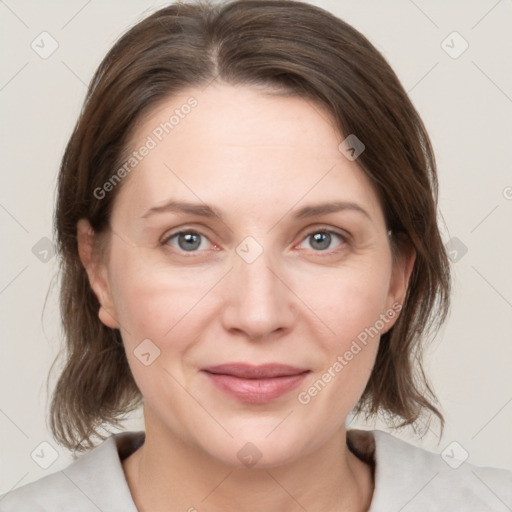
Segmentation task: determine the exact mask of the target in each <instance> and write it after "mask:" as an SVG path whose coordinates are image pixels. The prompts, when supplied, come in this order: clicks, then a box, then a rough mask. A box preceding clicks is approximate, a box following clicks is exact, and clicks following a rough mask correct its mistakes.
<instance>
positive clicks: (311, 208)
mask: <svg viewBox="0 0 512 512" xmlns="http://www.w3.org/2000/svg"><path fill="white" fill-rule="evenodd" d="M347 210H348V211H355V212H358V213H361V214H363V215H364V216H365V217H367V218H368V219H370V220H371V217H370V214H369V213H368V212H367V211H366V210H365V209H364V208H363V207H362V206H360V205H358V204H357V203H353V202H350V201H334V202H330V203H319V204H311V205H307V206H303V207H302V208H300V209H298V210H296V211H295V212H294V213H293V218H295V219H306V218H309V217H317V216H320V215H325V214H328V213H335V212H339V211H347ZM158 213H188V214H191V215H198V216H200V217H207V218H213V217H217V218H219V219H220V220H221V221H224V217H223V215H222V213H221V212H220V211H219V210H217V209H216V208H214V207H212V206H209V205H207V204H204V203H203V204H199V203H189V202H186V201H175V200H171V201H169V202H167V203H165V204H164V205H162V206H154V207H153V208H150V209H149V210H147V211H146V212H145V213H144V214H143V215H141V218H144V219H145V218H148V217H151V216H153V215H156V214H158Z"/></svg>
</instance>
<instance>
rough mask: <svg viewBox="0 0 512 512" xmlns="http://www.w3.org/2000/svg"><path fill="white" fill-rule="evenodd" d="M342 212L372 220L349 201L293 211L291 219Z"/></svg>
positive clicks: (320, 204)
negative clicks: (349, 212)
mask: <svg viewBox="0 0 512 512" xmlns="http://www.w3.org/2000/svg"><path fill="white" fill-rule="evenodd" d="M344 210H351V211H355V212H359V213H361V214H363V215H364V216H365V217H367V218H368V219H370V220H372V218H371V217H370V214H369V213H368V212H367V211H366V210H365V209H364V208H363V207H362V206H360V205H358V204H357V203H352V202H350V201H334V202H332V203H319V204H311V205H307V206H304V207H303V208H300V209H299V210H297V211H295V212H294V214H293V217H294V218H296V219H305V218H308V217H315V216H318V215H325V214H327V213H335V212H339V211H344Z"/></svg>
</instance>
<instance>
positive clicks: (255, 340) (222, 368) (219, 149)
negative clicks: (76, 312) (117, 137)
mask: <svg viewBox="0 0 512 512" xmlns="http://www.w3.org/2000/svg"><path fill="white" fill-rule="evenodd" d="M191 97H193V98H194V99H193V100H190V99H189V98H191ZM187 101H188V103H187ZM187 104H188V105H189V106H190V108H185V107H184V105H187ZM192 105H193V106H192ZM176 112H177V113H176ZM173 113H176V115H175V118H174V120H172V121H171V123H173V124H172V128H169V126H171V124H169V125H165V122H166V121H167V122H168V121H169V118H170V116H171V115H172V114H173ZM161 123H162V124H161ZM163 127H164V128H163ZM165 128H167V131H168V133H167V131H166V130H165ZM343 139H344V137H342V136H341V135H340V134H339V133H338V132H337V130H336V129H335V128H334V126H333V124H332V123H331V121H330V120H329V117H328V114H327V113H326V112H325V111H323V110H322V109H321V108H320V107H319V106H317V105H313V104H312V103H311V102H308V101H306V100H304V99H300V98H292V97H283V96H277V95H270V94H266V93H265V92H263V91H261V90H256V89H252V88H246V87H236V88H235V87H231V86H227V85H211V86H209V87H208V88H207V89H206V90H204V91H201V90H197V89H190V90H186V91H183V92H182V93H180V94H179V95H176V96H174V97H173V98H172V99H169V100H168V101H166V102H165V103H164V104H162V105H160V106H159V107H158V108H156V109H155V110H154V111H153V112H151V114H150V115H149V116H147V117H146V118H145V119H144V121H143V122H142V123H141V124H140V125H139V126H138V128H137V131H136V133H135V135H134V137H133V140H132V143H131V146H130V149H131V151H137V152H138V157H136V158H137V163H136V165H133V167H131V168H130V167H127V169H128V168H130V171H129V173H127V176H125V177H124V178H123V181H122V182H121V183H119V184H116V185H115V186H119V187H121V188H120V190H119V194H118V195H117V197H116V200H115V203H114V207H113V211H112V216H111V228H112V229H111V232H110V234H109V237H110V239H109V249H108V253H107V254H106V255H105V257H104V259H103V260H102V262H101V264H100V265H98V266H97V267H96V266H95V267H94V268H93V266H92V265H91V264H90V261H89V260H88V257H87V244H86V243H85V242H81V256H82V261H83V262H84V264H85V265H86V267H87V270H88V272H89V277H90V280H91V284H92V286H93V289H94V291H95V292H96V294H97V296H98V297H99V299H100V302H101V303H102V308H101V310H100V318H101V320H102V321H103V322H104V323H105V324H107V325H109V326H110V327H114V328H119V329H120V330H121V334H122V338H123V341H124V344H125V348H126V353H127V357H128V361H129V364H130V367H131V370H132V372H133V375H134V378H135V380H136V382H137V385H138V387H139V389H140V391H141V393H142V395H143V397H144V407H145V416H146V430H147V431H150V430H151V429H152V430H153V431H155V432H157V431H158V432H160V433H165V435H169V436H172V437H173V438H175V439H179V440H181V441H183V442H184V443H186V444H187V445H190V446H193V447H194V448H195V449H198V450H200V451H201V452H203V453H206V454H208V455H210V456H211V457H213V458H215V459H217V460H220V461H223V462H224V463H227V464H231V465H240V464H241V455H243V454H244V452H242V453H241V454H240V453H238V452H239V450H240V449H241V448H242V447H244V446H245V445H246V443H247V442H251V443H252V444H253V445H254V446H255V447H256V448H257V450H258V451H257V452H256V451H255V453H258V452H259V453H260V454H261V459H260V461H259V465H260V466H261V467H264V466H267V467H271V466H272V465H276V464H283V463H286V462H290V461H293V460H294V459H296V458H297V457H300V456H305V455H307V454H309V453H311V452H313V451H314V450H318V449H320V448H321V447H322V446H324V445H325V444H326V443H327V442H328V441H329V440H330V439H332V438H333V437H334V436H335V435H336V434H337V433H339V432H340V429H341V430H342V431H343V429H344V422H345V419H346V417H347V415H348V414H349V412H350V411H351V409H352V408H353V406H354V405H355V403H356V402H357V400H358V399H359V397H360V396H361V394H362V392H363V390H364V387H365V385H366V382H367V380H368V378H369V376H370V372H371V369H372V366H373V363H374V360H375V356H376V353H377V349H378V344H379V336H380V334H381V333H382V332H385V331H386V330H388V329H389V328H391V326H392V325H393V323H394V322H395V320H396V317H397V316H398V310H399V308H400V306H399V303H400V302H401V300H402V298H403V296H404V294H405V286H406V282H407V279H408V275H409V273H410V267H411V265H412V263H411V262H410V261H409V264H402V263H398V262H396V263H393V260H392V257H391V249H390V241H389V238H388V234H387V230H386V225H385V220H384V216H383V213H382V209H381V207H380V205H379V202H378V198H377V195H376V193H375V191H374V189H373V187H372V184H371V182H370V181H369V179H368V178H367V177H366V175H365V174H364V173H363V171H362V170H361V169H360V168H359V166H358V164H357V160H355V161H351V160H349V159H347V158H346V157H345V155H344V154H343V153H342V152H341V151H340V150H339V149H338V146H339V144H340V142H341V141H342V140H343ZM143 146H145V147H147V148H149V149H148V150H147V151H145V150H140V148H142V147H143ZM143 153H144V155H143ZM139 157H140V159H139ZM133 163H134V161H132V164H133ZM121 174H123V173H121ZM108 188H109V187H105V189H104V190H106V189H108ZM106 193H109V191H106ZM98 194H99V195H101V194H100V193H98ZM99 200H101V199H99ZM86 229H87V226H86V223H85V221H84V222H82V221H81V223H79V232H80V233H82V234H83V233H85V232H86ZM80 239H81V240H84V238H83V236H82V237H80ZM397 304H398V305H397ZM244 449H245V450H249V451H250V450H255V449H254V448H248V447H247V446H246V447H245V448H244ZM237 454H238V455H237ZM258 456H260V455H258Z"/></svg>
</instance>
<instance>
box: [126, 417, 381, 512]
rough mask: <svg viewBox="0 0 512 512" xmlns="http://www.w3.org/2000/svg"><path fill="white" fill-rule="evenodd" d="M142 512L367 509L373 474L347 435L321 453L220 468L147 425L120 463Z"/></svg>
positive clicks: (339, 435)
mask: <svg viewBox="0 0 512 512" xmlns="http://www.w3.org/2000/svg"><path fill="white" fill-rule="evenodd" d="M123 469H124V472H125V476H126V479H127V482H128V485H129V487H130V491H131V493H132V496H133V499H134V502H135V505H136V507H137V509H138V510H139V511H140V512H146V511H152V512H160V511H164V510H165V511H166V512H170V511H171V512H174V511H180V512H182V511H188V512H203V511H208V512H217V511H218V512H220V511H222V512H226V511H231V510H236V511H237V512H245V511H247V512H248V511H252V510H254V509H255V506H257V508H258V509H259V510H279V511H281V512H292V511H293V512H295V511H303V510H307V511H308V512H320V511H324V510H332V511H346V512H356V511H357V512H361V511H366V510H368V508H369V506H370V502H371V497H372V493H373V473H372V468H371V467H370V466H369V465H367V464H366V463H364V462H363V461H361V460H360V459H358V458H357V457H356V456H355V455H354V454H353V453H352V452H351V451H350V450H349V449H348V447H347V444H346V432H345V429H343V430H340V431H338V432H337V433H336V435H335V436H333V437H332V438H331V439H330V440H328V441H327V442H326V443H325V444H324V445H323V446H321V448H320V449H319V450H317V451H316V452H314V453H311V454H309V455H307V456H304V457H302V458H299V459H296V460H294V461H293V462H290V463H287V464H284V465H280V466H276V467H272V468H264V469H259V468H257V467H253V468H239V467H233V466H228V465H225V464H223V463H222V462H220V461H218V460H216V459H214V458H212V457H211V456H209V454H208V453H205V452H204V451H203V450H201V449H199V448H197V447H195V446H192V445H190V444H188V443H186V442H184V441H182V440H181V439H179V438H178V437H176V436H175V435H173V433H172V432H169V430H165V429H163V428H160V427H159V426H155V425H154V424H153V423H151V422H149V423H148V422H147V421H146V439H145V442H144V444H143V445H142V446H141V447H140V448H139V449H138V450H137V451H135V452H134V453H133V454H132V455H130V456H129V457H128V458H126V459H125V460H124V461H123Z"/></svg>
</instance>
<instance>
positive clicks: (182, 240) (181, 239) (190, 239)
mask: <svg viewBox="0 0 512 512" xmlns="http://www.w3.org/2000/svg"><path fill="white" fill-rule="evenodd" d="M205 240H208V238H207V237H206V236H204V235H202V234H201V233H198V232H197V231H178V232H177V233H173V234H171V235H169V236H168V237H166V238H165V239H164V240H163V241H162V244H163V245H170V246H171V247H173V248H175V249H177V250H179V251H184V252H200V251H198V249H199V248H201V247H202V248H203V249H205V247H204V246H205V243H204V241H205ZM208 241H209V240H208ZM206 245H207V244H206Z"/></svg>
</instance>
